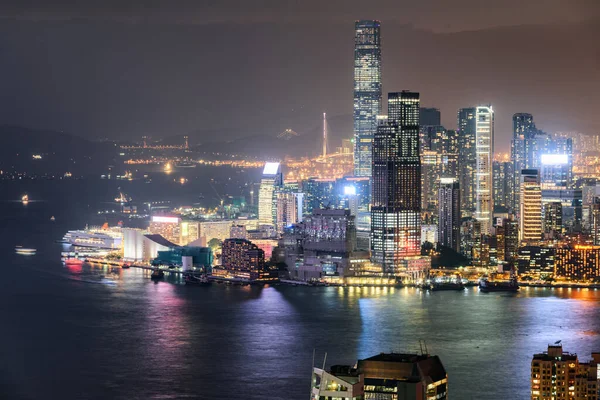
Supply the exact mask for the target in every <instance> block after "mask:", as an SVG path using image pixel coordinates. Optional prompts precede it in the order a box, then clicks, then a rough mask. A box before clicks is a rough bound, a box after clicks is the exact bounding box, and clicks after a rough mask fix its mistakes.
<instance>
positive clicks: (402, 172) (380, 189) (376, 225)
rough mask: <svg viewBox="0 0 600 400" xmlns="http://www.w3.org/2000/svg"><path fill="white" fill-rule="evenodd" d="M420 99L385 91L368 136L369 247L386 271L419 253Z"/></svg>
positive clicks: (412, 95) (411, 93)
mask: <svg viewBox="0 0 600 400" xmlns="http://www.w3.org/2000/svg"><path fill="white" fill-rule="evenodd" d="M419 104H420V100H419V93H413V92H407V91H403V92H400V93H390V94H389V95H388V116H387V119H386V118H381V119H380V121H379V126H378V129H377V133H376V134H375V138H374V141H373V177H372V183H371V185H372V196H371V201H372V206H371V234H372V243H371V248H372V259H373V262H375V263H378V264H381V265H382V266H383V272H385V273H397V272H398V268H399V266H400V265H401V261H402V260H405V259H406V258H410V257H416V256H420V254H421V165H420V164H421V161H420V157H419Z"/></svg>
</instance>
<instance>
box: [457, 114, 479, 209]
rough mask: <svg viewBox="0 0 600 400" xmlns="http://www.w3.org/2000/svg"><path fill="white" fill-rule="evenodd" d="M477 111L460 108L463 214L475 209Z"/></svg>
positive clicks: (459, 131)
mask: <svg viewBox="0 0 600 400" xmlns="http://www.w3.org/2000/svg"><path fill="white" fill-rule="evenodd" d="M475 112H476V110H475V108H461V109H460V110H458V121H457V122H458V130H457V133H458V169H459V171H458V172H459V173H458V177H459V180H460V182H459V184H460V201H461V204H460V209H461V212H462V213H463V216H471V215H472V214H473V211H475V169H476V167H477V153H476V151H475V136H476V135H475V133H476V130H475Z"/></svg>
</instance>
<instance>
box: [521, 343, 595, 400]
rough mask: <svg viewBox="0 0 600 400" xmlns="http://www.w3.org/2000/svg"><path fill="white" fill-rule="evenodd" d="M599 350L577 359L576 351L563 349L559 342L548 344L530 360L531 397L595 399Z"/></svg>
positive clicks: (539, 398)
mask: <svg viewBox="0 0 600 400" xmlns="http://www.w3.org/2000/svg"><path fill="white" fill-rule="evenodd" d="M598 363H600V353H592V359H591V360H590V361H589V362H587V363H584V362H580V361H579V359H578V357H577V354H571V353H566V352H563V348H562V345H561V344H555V345H548V351H547V352H544V353H541V354H534V355H533V359H532V360H531V400H555V399H572V400H589V399H592V400H598V399H600V395H599V394H598V387H599V385H598Z"/></svg>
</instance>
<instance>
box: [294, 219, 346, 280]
mask: <svg viewBox="0 0 600 400" xmlns="http://www.w3.org/2000/svg"><path fill="white" fill-rule="evenodd" d="M283 243H284V247H285V254H286V264H287V266H288V271H289V274H290V277H291V278H292V279H299V280H305V281H307V280H311V279H321V278H323V277H326V276H336V277H343V276H344V275H346V274H347V272H348V269H349V267H350V261H351V258H352V256H353V253H354V252H355V249H356V226H355V217H354V216H353V215H351V214H350V210H326V209H317V210H313V212H312V214H311V215H307V216H305V217H304V220H303V221H302V222H301V223H298V224H296V225H293V226H292V227H291V228H289V229H286V231H285V233H284V235H283Z"/></svg>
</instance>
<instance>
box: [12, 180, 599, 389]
mask: <svg viewBox="0 0 600 400" xmlns="http://www.w3.org/2000/svg"><path fill="white" fill-rule="evenodd" d="M121 184H122V183H119V182H116V181H101V180H81V181H35V182H0V260H1V261H2V269H3V272H4V274H3V275H2V279H0V318H1V319H0V399H179V398H200V399H240V398H242V399H261V400H262V399H298V400H301V399H308V398H309V390H310V370H311V362H312V355H313V349H316V352H317V361H316V363H317V364H321V363H322V360H323V355H324V353H325V352H327V353H328V355H327V364H328V365H330V364H332V363H335V364H341V363H354V362H355V361H356V359H357V358H361V357H368V356H371V355H374V354H377V353H379V352H389V351H396V352H402V351H404V352H408V351H413V352H416V351H418V349H419V340H420V339H422V340H425V341H426V344H427V348H428V350H429V352H430V353H432V354H437V355H439V356H440V357H441V359H442V362H443V363H444V365H445V367H446V369H447V371H448V375H449V393H450V398H452V399H528V398H529V366H530V361H531V356H532V355H533V353H536V352H542V351H544V350H545V349H546V346H547V345H548V343H554V342H555V341H557V340H562V341H563V344H564V347H565V350H568V351H571V352H576V353H578V354H579V356H580V358H583V359H587V358H588V357H589V353H590V352H591V351H600V291H596V290H574V289H572V290H569V289H523V290H521V292H520V293H519V294H517V295H511V294H481V293H479V292H478V291H477V290H476V289H472V288H471V289H469V290H467V291H465V292H464V293H457V292H436V293H432V294H429V293H423V292H421V291H418V290H416V289H375V288H362V289H359V288H355V289H352V288H343V289H342V288H302V287H287V286H274V287H264V288H261V287H230V286H224V285H217V284H213V285H212V286H210V287H186V286H185V285H183V284H182V282H181V281H180V279H179V278H178V277H173V276H170V277H168V278H167V279H166V281H164V282H158V283H154V282H152V281H151V280H150V279H149V275H148V273H147V272H144V271H142V270H138V269H133V268H132V269H128V270H121V269H114V270H113V269H112V268H100V267H90V266H83V267H67V266H64V265H63V264H62V263H61V261H60V251H61V249H62V246H61V245H60V244H57V243H55V240H57V239H60V238H61V237H62V236H63V234H64V233H65V232H66V231H67V230H68V229H79V228H82V227H83V226H84V225H85V224H86V223H87V224H98V223H101V222H103V221H102V219H103V218H105V217H104V216H102V215H97V211H98V210H100V209H102V208H107V207H108V205H110V200H111V199H112V198H114V197H115V194H116V193H115V191H116V187H117V186H119V185H121ZM128 185H130V186H128V187H126V190H127V191H128V192H129V194H130V195H132V196H133V197H134V198H135V197H136V196H137V197H144V198H148V199H158V198H160V197H161V196H167V195H168V196H170V197H172V198H177V199H179V200H178V201H181V202H186V201H187V202H188V203H191V202H193V201H195V200H194V198H195V196H196V194H197V190H199V189H190V188H185V187H182V186H177V185H172V187H169V190H162V188H160V189H161V190H159V187H154V186H153V185H154V184H150V185H145V186H144V185H143V184H136V183H135V182H132V183H129V184H128ZM184 186H185V185H184ZM204 191H205V192H207V191H208V190H207V189H204ZM23 193H28V194H29V196H30V198H31V199H32V201H31V202H30V203H29V204H28V205H26V206H25V205H23V204H21V203H20V202H19V201H16V200H18V199H19V198H20V196H21V195H22V194H23ZM52 215H54V216H55V218H56V221H54V222H52V221H50V217H51V216H52ZM16 245H22V246H24V247H34V248H37V250H38V251H37V254H36V255H35V256H30V257H27V256H19V255H17V254H15V253H14V247H15V246H16Z"/></svg>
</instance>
